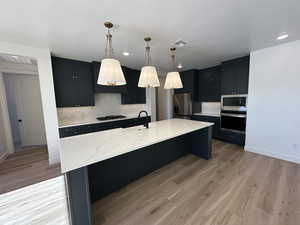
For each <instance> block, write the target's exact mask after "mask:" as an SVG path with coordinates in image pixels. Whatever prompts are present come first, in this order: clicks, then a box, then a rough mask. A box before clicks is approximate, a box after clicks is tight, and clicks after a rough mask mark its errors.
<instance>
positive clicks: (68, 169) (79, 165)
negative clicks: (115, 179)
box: [61, 121, 214, 173]
mask: <svg viewBox="0 0 300 225" xmlns="http://www.w3.org/2000/svg"><path fill="white" fill-rule="evenodd" d="M195 122H196V121H195ZM197 122H199V123H202V124H205V125H203V127H200V128H193V129H191V130H189V131H185V132H181V133H178V134H176V135H174V136H172V137H163V138H160V139H158V140H155V141H151V142H148V143H147V144H145V145H140V146H136V147H135V148H133V149H130V150H128V151H124V152H121V153H115V154H111V155H107V156H105V157H103V158H101V159H95V160H91V161H89V162H84V163H81V164H78V165H76V166H71V167H69V168H67V169H65V168H64V166H63V162H62V163H61V172H62V173H67V172H70V171H73V170H76V169H79V168H82V167H85V166H89V165H92V164H94V163H98V162H101V161H104V160H107V159H111V158H114V157H117V156H120V155H124V154H126V153H129V152H133V151H136V150H139V149H141V148H144V147H147V146H151V145H154V144H157V143H160V142H163V141H166V140H170V139H172V138H176V137H179V136H182V135H185V134H189V133H192V132H195V131H197V130H202V129H205V128H207V127H210V126H213V125H214V123H210V122H200V121H197ZM137 127H138V126H137ZM116 129H132V127H131V128H116ZM114 130H115V129H114ZM107 131H108V132H109V131H111V130H107ZM100 132H105V131H100ZM100 132H96V133H100ZM83 135H88V134H83ZM68 138H70V137H66V138H63V139H68ZM61 140H62V139H61Z"/></svg>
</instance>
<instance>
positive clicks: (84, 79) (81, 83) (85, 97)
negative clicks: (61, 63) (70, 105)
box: [73, 62, 95, 106]
mask: <svg viewBox="0 0 300 225" xmlns="http://www.w3.org/2000/svg"><path fill="white" fill-rule="evenodd" d="M73 70H74V72H73V73H74V75H75V82H76V86H77V87H78V89H77V90H78V92H79V99H78V100H77V101H78V105H79V106H94V105H95V98H94V85H93V77H92V72H91V64H90V63H86V62H78V63H74V67H73Z"/></svg>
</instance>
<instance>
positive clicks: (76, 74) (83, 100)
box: [52, 57, 95, 107]
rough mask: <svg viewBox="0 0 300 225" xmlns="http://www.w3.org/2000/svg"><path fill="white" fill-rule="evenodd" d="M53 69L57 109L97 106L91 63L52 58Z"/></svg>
mask: <svg viewBox="0 0 300 225" xmlns="http://www.w3.org/2000/svg"><path fill="white" fill-rule="evenodd" d="M52 69H53V80H54V89H55V98H56V106H57V107H76V106H94V105H95V100H94V87H93V78H92V72H91V66H90V63H88V62H82V61H77V60H71V59H64V58H59V57H52Z"/></svg>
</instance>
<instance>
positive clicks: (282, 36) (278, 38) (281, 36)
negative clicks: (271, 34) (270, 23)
mask: <svg viewBox="0 0 300 225" xmlns="http://www.w3.org/2000/svg"><path fill="white" fill-rule="evenodd" d="M288 37H289V35H288V34H287V33H282V34H280V35H279V36H278V37H277V40H283V39H286V38H288Z"/></svg>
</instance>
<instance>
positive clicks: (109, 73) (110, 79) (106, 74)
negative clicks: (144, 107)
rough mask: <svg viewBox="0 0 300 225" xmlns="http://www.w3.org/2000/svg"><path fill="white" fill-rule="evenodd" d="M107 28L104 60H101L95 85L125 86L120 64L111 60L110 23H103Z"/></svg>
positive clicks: (111, 25) (115, 60)
mask: <svg viewBox="0 0 300 225" xmlns="http://www.w3.org/2000/svg"><path fill="white" fill-rule="evenodd" d="M104 26H105V27H106V28H107V35H106V48H105V59H102V61H101V66H100V70H99V76H98V81H97V84H100V85H106V86H117V85H125V84H126V80H125V77H124V73H123V71H122V67H121V64H120V62H119V61H118V60H117V59H114V58H113V48H112V35H111V33H110V30H109V29H110V28H112V27H113V24H112V23H111V22H105V23H104Z"/></svg>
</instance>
